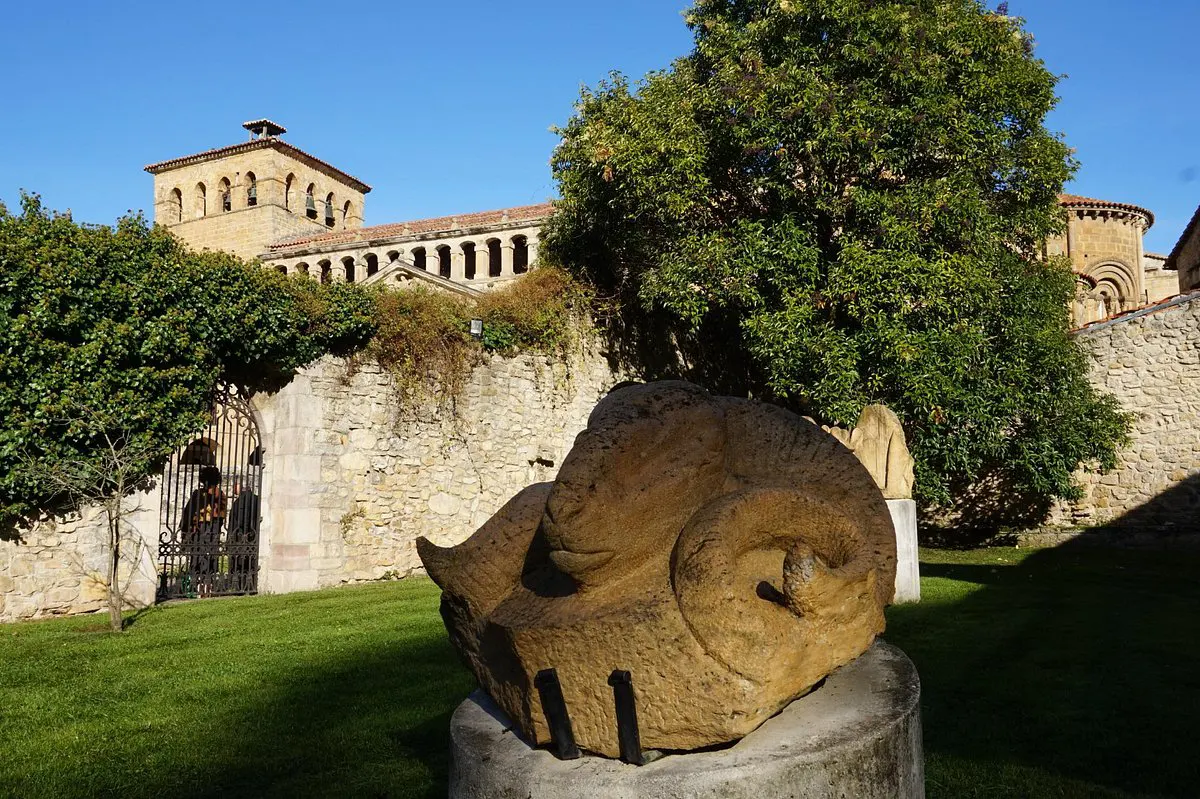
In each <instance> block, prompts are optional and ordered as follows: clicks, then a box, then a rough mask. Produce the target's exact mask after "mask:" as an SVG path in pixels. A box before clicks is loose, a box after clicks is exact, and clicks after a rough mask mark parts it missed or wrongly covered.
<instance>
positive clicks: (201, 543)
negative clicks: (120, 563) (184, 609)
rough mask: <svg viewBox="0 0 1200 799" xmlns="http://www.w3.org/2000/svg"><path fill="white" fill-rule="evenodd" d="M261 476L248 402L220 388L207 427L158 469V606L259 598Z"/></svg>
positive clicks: (255, 429)
mask: <svg viewBox="0 0 1200 799" xmlns="http://www.w3.org/2000/svg"><path fill="white" fill-rule="evenodd" d="M262 471H263V454H262V446H261V442H260V440H259V435H258V425H256V424H255V423H254V415H253V414H252V413H251V411H250V403H249V399H248V398H247V397H246V396H245V394H243V393H242V392H241V391H240V390H238V389H237V388H235V387H234V386H224V385H223V386H220V387H219V388H218V389H217V392H216V394H215V397H214V400H213V402H212V408H211V413H210V417H209V422H208V425H207V426H206V427H205V428H204V430H203V432H201V433H199V434H198V435H197V436H196V437H195V438H194V439H192V441H191V442H189V443H188V445H187V446H185V447H183V449H181V450H180V451H179V452H177V453H175V455H174V456H172V458H171V460H170V461H169V462H168V463H167V465H166V468H165V469H164V470H163V483H162V489H163V494H162V510H161V514H160V528H159V530H160V532H159V539H158V559H159V578H158V599H159V601H162V600H165V599H180V598H195V597H208V596H227V595H231V594H253V593H257V591H258V543H259V535H258V530H259V523H260V521H261V505H262V500H261V497H262Z"/></svg>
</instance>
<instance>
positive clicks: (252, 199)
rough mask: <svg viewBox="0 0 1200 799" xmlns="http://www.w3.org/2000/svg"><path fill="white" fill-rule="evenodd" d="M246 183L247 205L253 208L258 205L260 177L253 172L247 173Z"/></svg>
mask: <svg viewBox="0 0 1200 799" xmlns="http://www.w3.org/2000/svg"><path fill="white" fill-rule="evenodd" d="M246 184H247V185H246V207H248V208H253V207H254V206H256V205H258V178H256V177H254V173H253V172H247V173H246Z"/></svg>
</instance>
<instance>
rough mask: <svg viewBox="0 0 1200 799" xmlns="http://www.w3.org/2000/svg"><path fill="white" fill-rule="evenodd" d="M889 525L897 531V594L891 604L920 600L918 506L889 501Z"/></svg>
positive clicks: (912, 503) (906, 500) (904, 500)
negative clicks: (890, 518) (890, 523)
mask: <svg viewBox="0 0 1200 799" xmlns="http://www.w3.org/2000/svg"><path fill="white" fill-rule="evenodd" d="M887 506H888V510H889V511H891V514H892V526H894V527H895V528H896V593H895V594H894V595H893V597H892V602H893V603H894V604H897V605H902V604H904V603H905V602H920V601H921V569H920V557H919V553H918V552H917V503H916V502H914V501H913V500H911V499H889V500H888V501H887Z"/></svg>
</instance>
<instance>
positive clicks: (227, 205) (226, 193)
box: [217, 178, 233, 211]
mask: <svg viewBox="0 0 1200 799" xmlns="http://www.w3.org/2000/svg"><path fill="white" fill-rule="evenodd" d="M217 191H218V192H219V193H220V196H221V210H222V211H232V210H233V195H232V194H231V193H230V190H229V179H228V178H221V182H220V183H219V184H218V186H217Z"/></svg>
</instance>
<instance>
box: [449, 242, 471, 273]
mask: <svg viewBox="0 0 1200 799" xmlns="http://www.w3.org/2000/svg"><path fill="white" fill-rule="evenodd" d="M450 279H451V280H453V281H454V282H455V283H461V282H463V281H464V280H466V279H467V256H466V255H465V254H464V253H463V250H462V245H461V244H459V245H458V246H457V247H452V248H451V249H450Z"/></svg>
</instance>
